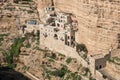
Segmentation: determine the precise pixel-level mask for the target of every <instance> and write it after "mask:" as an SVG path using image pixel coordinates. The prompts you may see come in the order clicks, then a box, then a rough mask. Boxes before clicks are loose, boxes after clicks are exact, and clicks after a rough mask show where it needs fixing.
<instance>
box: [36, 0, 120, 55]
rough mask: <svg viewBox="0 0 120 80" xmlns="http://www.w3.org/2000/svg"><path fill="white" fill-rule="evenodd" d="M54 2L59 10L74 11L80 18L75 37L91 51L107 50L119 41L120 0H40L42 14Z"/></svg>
mask: <svg viewBox="0 0 120 80" xmlns="http://www.w3.org/2000/svg"><path fill="white" fill-rule="evenodd" d="M53 2H54V5H55V7H56V11H59V12H67V13H72V14H73V17H74V18H75V19H76V20H77V21H78V24H79V25H78V29H79V30H78V32H77V33H76V39H77V42H79V43H84V44H85V45H86V46H87V48H88V51H89V53H90V54H98V53H108V51H109V49H113V48H114V49H116V48H118V45H119V44H120V43H119V42H118V37H119V36H118V34H119V33H120V12H119V11H120V6H119V5H120V1H119V0H39V1H38V10H39V12H40V17H41V18H42V17H44V8H45V7H47V6H51V5H52V4H53Z"/></svg>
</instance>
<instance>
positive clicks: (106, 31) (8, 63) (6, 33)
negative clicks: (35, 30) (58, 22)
mask: <svg viewBox="0 0 120 80" xmlns="http://www.w3.org/2000/svg"><path fill="white" fill-rule="evenodd" d="M15 1H16V0H15ZM29 1H30V2H29ZM51 5H52V6H55V8H56V12H65V13H66V12H67V13H71V15H72V18H73V19H74V20H77V21H78V31H77V33H76V39H77V42H78V43H83V44H85V45H86V46H87V49H88V54H89V55H94V54H98V53H100V54H101V53H102V54H107V53H108V52H109V51H110V52H111V58H110V59H109V60H107V65H106V67H105V68H102V69H100V70H99V71H100V72H101V73H102V74H103V77H104V80H105V79H106V78H107V77H108V78H109V79H112V80H119V76H120V10H119V8H120V6H119V5H120V1H119V0H99V1H98V0H34V1H32V0H28V2H24V1H23V2H20V3H17V2H16V3H13V2H11V1H8V2H6V3H4V5H3V6H1V5H0V11H2V12H0V80H17V79H18V80H95V79H94V78H93V76H92V73H91V71H90V69H89V67H85V66H84V65H82V64H81V62H80V61H79V60H77V59H76V58H72V57H69V56H66V55H63V54H62V53H58V52H57V51H54V50H53V51H52V50H50V49H49V48H47V47H45V46H41V45H40V43H42V42H40V41H39V40H38V39H39V36H38V35H35V34H29V33H28V34H25V35H21V34H19V32H20V29H23V27H25V24H26V22H27V20H29V19H32V18H33V19H38V20H40V21H42V19H44V17H45V11H44V9H45V8H46V7H48V6H51ZM7 75H8V76H7ZM13 75H15V76H13ZM3 76H4V77H3ZM26 76H27V77H26ZM97 80H99V79H97Z"/></svg>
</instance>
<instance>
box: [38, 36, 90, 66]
mask: <svg viewBox="0 0 120 80" xmlns="http://www.w3.org/2000/svg"><path fill="white" fill-rule="evenodd" d="M40 45H41V46H42V45H43V46H45V47H48V48H49V49H50V50H52V51H56V52H59V53H61V54H64V55H66V56H69V57H72V58H76V59H77V60H78V61H80V62H81V64H82V65H83V66H85V67H88V63H87V61H85V60H84V59H83V58H82V57H80V56H79V54H78V53H77V52H76V48H73V47H70V46H67V45H65V43H64V41H61V40H56V39H54V38H53V36H47V37H46V38H45V37H44V36H43V35H42V34H40Z"/></svg>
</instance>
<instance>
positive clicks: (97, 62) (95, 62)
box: [89, 53, 111, 75]
mask: <svg viewBox="0 0 120 80" xmlns="http://www.w3.org/2000/svg"><path fill="white" fill-rule="evenodd" d="M110 56H111V53H108V54H106V55H104V54H102V53H101V54H96V55H90V56H89V63H90V64H89V67H90V70H91V73H92V74H93V75H96V70H100V69H102V68H105V67H106V63H107V60H108V59H109V58H110Z"/></svg>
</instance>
